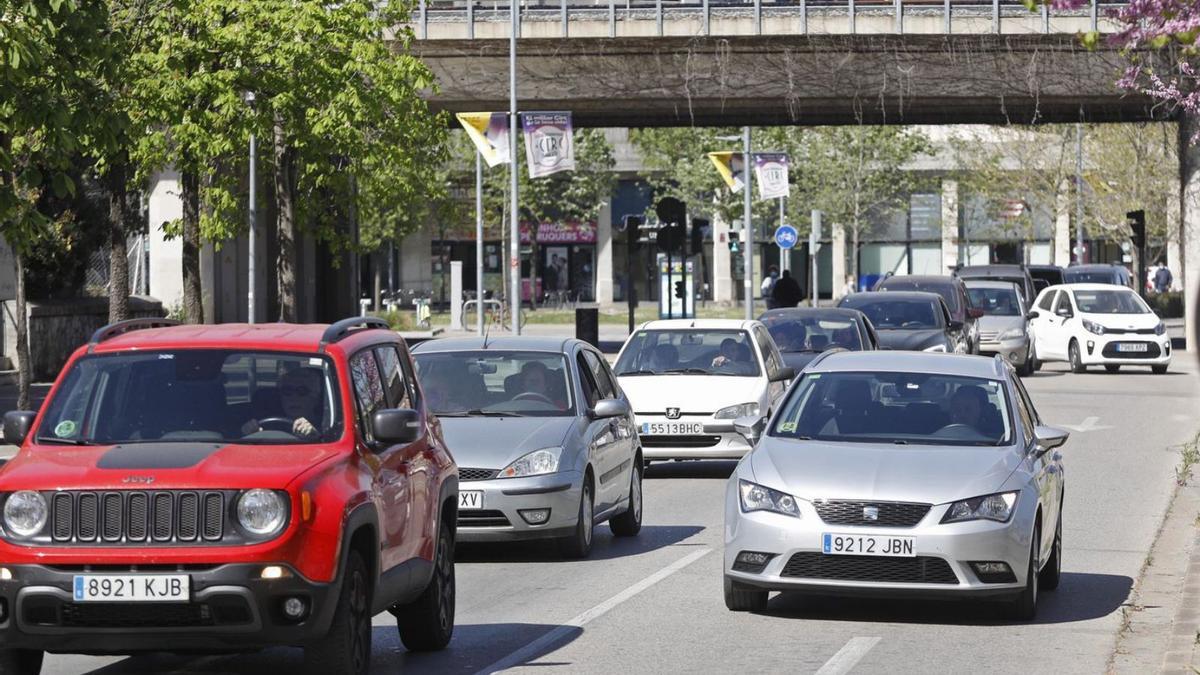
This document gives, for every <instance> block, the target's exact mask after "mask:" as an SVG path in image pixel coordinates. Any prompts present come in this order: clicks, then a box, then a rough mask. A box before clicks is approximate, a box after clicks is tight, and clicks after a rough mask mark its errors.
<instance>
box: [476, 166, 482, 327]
mask: <svg viewBox="0 0 1200 675" xmlns="http://www.w3.org/2000/svg"><path fill="white" fill-rule="evenodd" d="M475 325H476V326H477V327H478V328H479V334H480V335H483V334H484V329H483V163H482V160H481V155H480V153H479V151H478V150H476V151H475Z"/></svg>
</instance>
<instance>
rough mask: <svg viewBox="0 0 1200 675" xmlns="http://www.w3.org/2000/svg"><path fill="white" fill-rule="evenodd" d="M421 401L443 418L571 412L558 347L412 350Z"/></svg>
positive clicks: (564, 367) (567, 371)
mask: <svg viewBox="0 0 1200 675" xmlns="http://www.w3.org/2000/svg"><path fill="white" fill-rule="evenodd" d="M416 361H417V372H418V373H419V374H420V376H421V388H422V389H423V390H424V391H425V402H426V405H428V406H429V408H430V409H431V410H432V411H433V412H434V414H436V415H440V416H442V417H473V416H495V417H501V416H503V417H570V416H573V415H574V414H575V406H574V403H573V401H572V397H571V379H570V369H569V368H567V361H566V358H564V357H563V355H562V354H560V353H558V352H537V351H496V350H490V349H489V350H482V351H461V352H427V353H424V354H417V355H416Z"/></svg>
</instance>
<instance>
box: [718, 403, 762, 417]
mask: <svg viewBox="0 0 1200 675" xmlns="http://www.w3.org/2000/svg"><path fill="white" fill-rule="evenodd" d="M757 415H758V402H757V401H755V402H753V403H739V404H737V405H731V406H728V407H726V408H721V409H720V410H718V411H717V412H716V414H715V415H713V418H714V419H718V420H736V419H737V418H739V417H756V416H757Z"/></svg>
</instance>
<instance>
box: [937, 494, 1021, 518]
mask: <svg viewBox="0 0 1200 675" xmlns="http://www.w3.org/2000/svg"><path fill="white" fill-rule="evenodd" d="M1016 503H1017V493H1016V492H999V493H996V494H994V495H987V496H984V497H975V498H972V499H964V500H962V501H961V502H954V503H953V504H951V505H950V508H949V509H947V510H946V515H945V516H944V517H943V518H942V522H943V523H962V522H965V521H968V520H994V521H996V522H997V523H1007V522H1008V519H1009V518H1011V517H1012V514H1013V506H1015V505H1016Z"/></svg>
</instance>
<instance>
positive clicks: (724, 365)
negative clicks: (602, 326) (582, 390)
mask: <svg viewBox="0 0 1200 675" xmlns="http://www.w3.org/2000/svg"><path fill="white" fill-rule="evenodd" d="M616 372H617V375H618V376H626V375H731V376H740V377H757V376H758V361H757V360H756V359H755V358H754V348H753V347H752V346H751V345H750V335H749V333H747V332H746V331H744V330H703V329H696V328H689V329H681V330H643V331H638V332H637V333H635V334H634V336H633V337H632V338H630V339H629V345H628V346H627V347H625V351H623V352H622V353H621V358H620V359H619V360H618V361H617V367H616Z"/></svg>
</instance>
